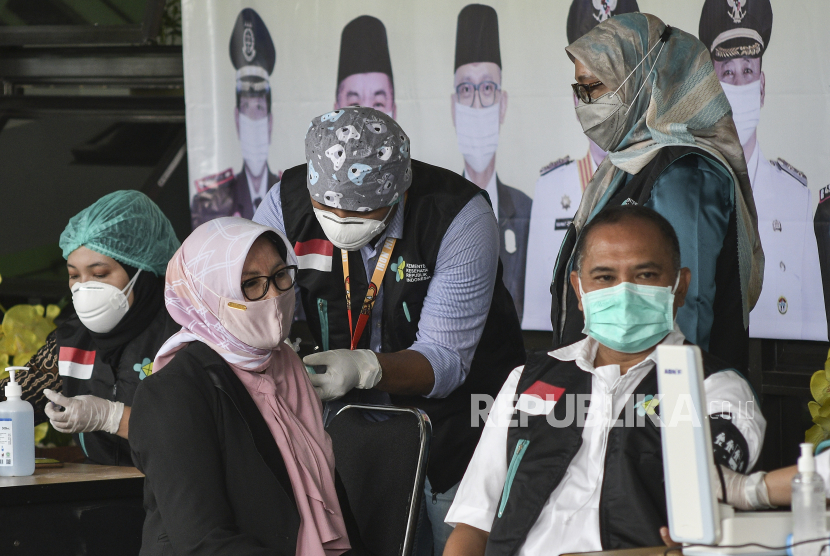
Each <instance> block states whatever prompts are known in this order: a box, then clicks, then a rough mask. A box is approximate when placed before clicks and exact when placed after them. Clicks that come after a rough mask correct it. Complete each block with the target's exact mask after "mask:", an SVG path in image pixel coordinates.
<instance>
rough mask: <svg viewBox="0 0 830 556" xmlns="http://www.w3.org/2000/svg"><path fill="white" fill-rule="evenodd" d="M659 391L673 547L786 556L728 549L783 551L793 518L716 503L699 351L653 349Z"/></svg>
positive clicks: (708, 554) (705, 553) (710, 553)
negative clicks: (756, 544) (679, 543)
mask: <svg viewBox="0 0 830 556" xmlns="http://www.w3.org/2000/svg"><path fill="white" fill-rule="evenodd" d="M657 389H658V392H659V395H660V423H661V425H662V426H661V428H660V435H661V437H662V441H663V473H664V475H665V481H666V505H667V507H668V513H669V523H668V526H669V531H670V533H671V536H672V538H673V539H674V540H675V541H677V542H682V543H683V544H684V545H690V544H692V545H695V544H704V545H710V546H684V548H683V553H684V554H686V555H695V556H715V555H722V554H728V555H731V554H741V555H755V556H772V555H776V554H786V550H783V549H782V550H766V549H763V548H760V547H758V546H747V547H744V548H726V546H727V545H728V546H734V545H743V544H747V543H758V544H762V545H766V546H770V547H779V546H786V544H787V536H788V535H789V534H790V533H791V532H792V517H791V513H790V512H789V511H786V512H783V511H777V512H741V511H736V510H734V509H733V508H732V507H731V506H728V505H726V504H719V503H718V501H717V499H716V493H715V489H714V488H713V486H714V485H715V484H717V483H716V481H718V480H719V478H718V476H717V470H716V468H715V465H714V456H713V453H712V439H711V432H710V430H709V419H708V413H709V412H708V411H706V392H705V391H704V389H703V360H702V358H701V354H700V349H699V348H698V347H697V346H657ZM735 409H736V410H739V408H735ZM727 502H728V500H727Z"/></svg>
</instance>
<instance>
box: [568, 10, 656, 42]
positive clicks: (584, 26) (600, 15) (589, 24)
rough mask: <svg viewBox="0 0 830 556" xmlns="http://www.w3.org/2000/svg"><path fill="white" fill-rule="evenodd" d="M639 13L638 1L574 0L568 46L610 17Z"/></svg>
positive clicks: (570, 12)
mask: <svg viewBox="0 0 830 556" xmlns="http://www.w3.org/2000/svg"><path fill="white" fill-rule="evenodd" d="M639 11H640V7H639V6H638V5H637V0H573V2H572V3H571V9H570V10H568V44H571V43H573V42H574V41H576V39H578V38H580V37H581V36H582V35H584V34H586V33H587V32H588V31H590V30H591V29H593V28H594V27H596V26H597V25H599V24H600V23H602V22H603V21H605V20H606V19H608V18H609V17H612V16H615V15H620V14H628V13H632V12H639Z"/></svg>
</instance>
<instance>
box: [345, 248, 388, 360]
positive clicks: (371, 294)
mask: <svg viewBox="0 0 830 556" xmlns="http://www.w3.org/2000/svg"><path fill="white" fill-rule="evenodd" d="M396 241H397V240H396V239H395V238H393V237H388V238H386V241H385V242H384V243H383V250H382V251H381V253H380V256H379V257H378V264H377V265H376V266H375V272H374V273H372V281H371V282H369V288H368V289H367V290H366V297H365V298H363V306H362V307H361V308H360V316H359V317H358V318H357V327H356V328H354V329H353V328H352V296H351V287H350V286H349V252H348V251H346V250H345V249H341V250H340V257H341V259H342V260H343V281H344V282H345V284H346V307H347V308H348V310H349V334H350V335H351V337H352V346H351V349H356V348H357V343H358V342H359V341H360V337H361V336H362V335H363V329H364V328H366V321H368V320H369V315H370V314H371V313H372V307H373V306H374V305H375V299H377V296H378V289H380V286H381V285H382V284H383V275H384V274H385V273H386V267H387V266H388V265H389V259H391V258H392V250H393V249H394V248H395V242H396ZM352 330H354V332H352Z"/></svg>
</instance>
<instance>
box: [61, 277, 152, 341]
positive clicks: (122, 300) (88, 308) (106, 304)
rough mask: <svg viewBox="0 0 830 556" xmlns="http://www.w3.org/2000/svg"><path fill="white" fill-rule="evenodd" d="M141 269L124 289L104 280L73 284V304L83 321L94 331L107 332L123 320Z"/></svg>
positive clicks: (128, 308)
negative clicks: (128, 298)
mask: <svg viewBox="0 0 830 556" xmlns="http://www.w3.org/2000/svg"><path fill="white" fill-rule="evenodd" d="M140 273H141V269H139V270H138V272H136V273H135V276H133V278H132V280H130V281H129V282H128V283H127V285H126V286H124V289H123V290H119V289H118V288H116V287H115V286H112V285H110V284H105V283H104V282H95V281H92V280H90V281H88V282H76V283H75V285H74V286H72V304H73V305H74V306H75V312H76V313H77V314H78V318H79V319H81V323H82V324H83V325H84V326H86V327H87V328H88V329H89V330H90V331H92V332H98V333H106V332H109V331H111V330H112V329H113V328H115V326H116V325H117V324H118V323H119V322H121V319H123V318H124V315H126V314H127V311H129V310H130V303H129V301H128V300H127V296H129V295H130V291H132V289H133V286H134V285H135V281H136V278H138V275H139V274H140Z"/></svg>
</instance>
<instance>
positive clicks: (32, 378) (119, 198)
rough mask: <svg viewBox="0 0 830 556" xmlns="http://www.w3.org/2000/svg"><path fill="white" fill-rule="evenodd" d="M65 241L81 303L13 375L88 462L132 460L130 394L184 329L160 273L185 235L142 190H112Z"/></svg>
mask: <svg viewBox="0 0 830 556" xmlns="http://www.w3.org/2000/svg"><path fill="white" fill-rule="evenodd" d="M60 247H61V249H62V250H63V256H64V257H65V258H66V268H67V270H68V271H69V288H70V290H71V292H72V304H73V306H74V309H75V311H74V314H72V315H71V316H70V317H69V318H68V319H66V320H65V321H63V322H62V323H60V325H59V326H58V328H57V329H55V330H54V331H52V333H51V334H49V336H48V337H47V338H46V344H45V345H44V346H43V347H41V348H40V350H38V352H37V353H36V354H35V355H34V356H33V357H32V359H31V360H30V361H29V363H28V365H27V366H28V367H29V370H28V371H23V372H21V373H19V374H18V375H17V381H18V382H20V383H21V386H22V387H23V398H24V399H26V400H28V401H29V402H31V403H32V405H33V406H34V408H35V421H36V422H43V421H46V419H47V418H48V419H49V420H50V421H51V423H52V426H53V427H55V429H57V430H58V431H60V432H64V433H71V434H72V435H73V436H74V438H75V442H76V443H77V444H78V445H79V446H80V447H81V448H82V449H83V451H84V454H85V455H86V457H87V458H88V460H89V461H90V462H92V463H98V464H102V465H133V462H132V458H131V455H130V445H129V442H128V441H127V437H128V423H129V418H130V406H131V405H132V400H133V394H134V393H135V390H136V387H137V386H138V384H139V381H141V380H143V379H144V378H145V377H147V376H148V375H150V374H151V373H152V372H153V359H154V358H155V356H156V352H157V351H158V349H159V348H160V347H161V345H162V344H163V343H164V342H165V341H166V340H167V339H168V338H169V337H170V336H172V335H173V334H174V333H175V332H176V331H177V330H179V328H180V326H179V325H178V324H176V323H175V322H174V321H173V319H171V318H170V315H168V313H167V310H166V309H165V307H164V273H165V271H166V269H167V263H168V261H169V260H170V258H171V257H172V256H173V253H175V251H176V249H178V247H179V241H178V239H176V235H175V233H174V232H173V227H172V226H171V225H170V221H169V220H168V219H167V217H166V216H164V214H163V213H162V212H161V210H160V209H159V208H158V206H156V204H155V203H153V201H151V200H150V199H149V198H148V197H147V196H146V195H144V194H143V193H140V192H138V191H116V192H115V193H110V194H109V195H106V196H105V197H102V198H101V199H99V200H98V201H97V202H95V203H93V204H92V205H90V206H89V207H87V208H85V209H84V210H82V211H81V212H79V213H78V214H76V215H75V216H73V217H72V218H71V219H70V220H69V224H67V226H66V229H65V230H64V231H63V233H62V234H61V237H60ZM4 382H5V381H4ZM2 385H3V383H2V382H0V386H2ZM50 401H51V403H48V402H50Z"/></svg>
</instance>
